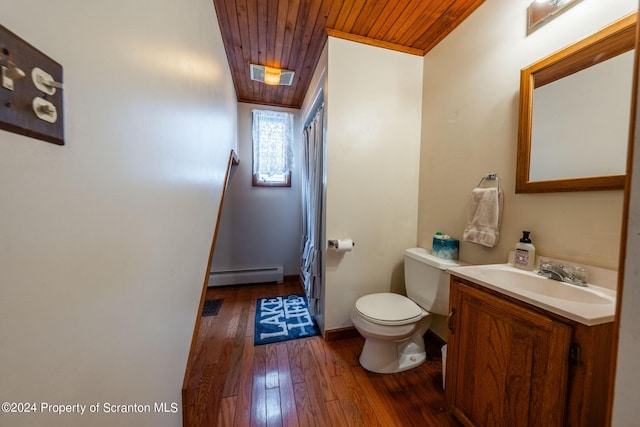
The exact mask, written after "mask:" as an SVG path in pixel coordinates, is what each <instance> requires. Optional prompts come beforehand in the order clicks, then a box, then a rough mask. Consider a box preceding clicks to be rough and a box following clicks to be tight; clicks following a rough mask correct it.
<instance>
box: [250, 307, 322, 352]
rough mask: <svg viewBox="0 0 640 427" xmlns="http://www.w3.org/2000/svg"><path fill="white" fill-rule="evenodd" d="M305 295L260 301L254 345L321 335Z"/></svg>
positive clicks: (257, 309)
mask: <svg viewBox="0 0 640 427" xmlns="http://www.w3.org/2000/svg"><path fill="white" fill-rule="evenodd" d="M319 334H320V330H319V329H318V327H317V325H316V323H315V321H314V320H313V318H312V317H311V315H310V314H309V308H308V306H307V300H306V298H305V297H304V295H288V296H278V297H271V298H258V300H257V302H256V320H255V332H254V339H253V344H254V345H262V344H271V343H275V342H280V341H287V340H292V339H297V338H305V337H312V336H315V335H319Z"/></svg>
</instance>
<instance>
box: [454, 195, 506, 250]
mask: <svg viewBox="0 0 640 427" xmlns="http://www.w3.org/2000/svg"><path fill="white" fill-rule="evenodd" d="M501 222H502V190H501V189H499V188H497V187H492V188H474V189H473V191H472V192H471V208H470V209H469V216H468V217H467V226H466V228H465V229H464V234H463V235H462V238H463V240H465V241H466V242H473V243H477V244H479V245H482V246H487V247H489V248H492V247H494V246H495V245H497V244H498V238H499V237H500V224H501Z"/></svg>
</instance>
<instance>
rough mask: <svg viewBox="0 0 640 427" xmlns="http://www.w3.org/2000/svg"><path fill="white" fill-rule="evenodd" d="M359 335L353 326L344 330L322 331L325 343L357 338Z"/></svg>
mask: <svg viewBox="0 0 640 427" xmlns="http://www.w3.org/2000/svg"><path fill="white" fill-rule="evenodd" d="M359 336H360V333H359V332H358V330H357V329H356V328H355V327H354V326H347V327H345V328H337V329H328V330H326V331H324V340H325V341H337V340H342V339H345V338H355V337H359Z"/></svg>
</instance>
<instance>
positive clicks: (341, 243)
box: [335, 239, 353, 252]
mask: <svg viewBox="0 0 640 427" xmlns="http://www.w3.org/2000/svg"><path fill="white" fill-rule="evenodd" d="M352 249H353V240H351V239H338V240H336V247H335V250H336V251H338V252H351V250H352Z"/></svg>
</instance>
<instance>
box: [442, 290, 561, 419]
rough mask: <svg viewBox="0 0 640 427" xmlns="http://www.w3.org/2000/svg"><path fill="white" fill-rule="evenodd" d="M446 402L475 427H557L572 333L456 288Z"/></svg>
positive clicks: (482, 294)
mask: <svg viewBox="0 0 640 427" xmlns="http://www.w3.org/2000/svg"><path fill="white" fill-rule="evenodd" d="M450 306H451V312H452V313H453V315H452V316H451V318H450V325H449V326H450V331H449V340H448V343H449V345H448V349H447V353H448V354H447V357H448V360H447V376H446V389H445V393H446V398H447V403H448V404H449V405H450V408H451V410H452V412H453V414H454V415H455V416H456V418H458V419H459V420H460V421H461V422H462V423H463V424H465V425H473V426H510V427H511V426H536V427H537V426H545V427H549V426H560V425H562V424H563V420H564V410H565V406H566V390H567V376H568V352H569V345H570V337H571V327H570V326H568V325H566V324H564V323H562V322H558V321H555V320H553V319H550V318H548V317H546V316H544V315H541V314H539V313H537V312H534V311H531V310H529V309H528V308H525V307H522V306H520V305H517V304H515V303H512V302H510V301H507V300H505V299H502V298H499V297H497V296H494V295H492V294H489V293H486V292H484V291H481V290H479V289H476V288H474V287H471V286H467V285H466V284H463V283H461V282H458V281H456V280H455V279H453V280H452V282H451V295H450Z"/></svg>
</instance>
